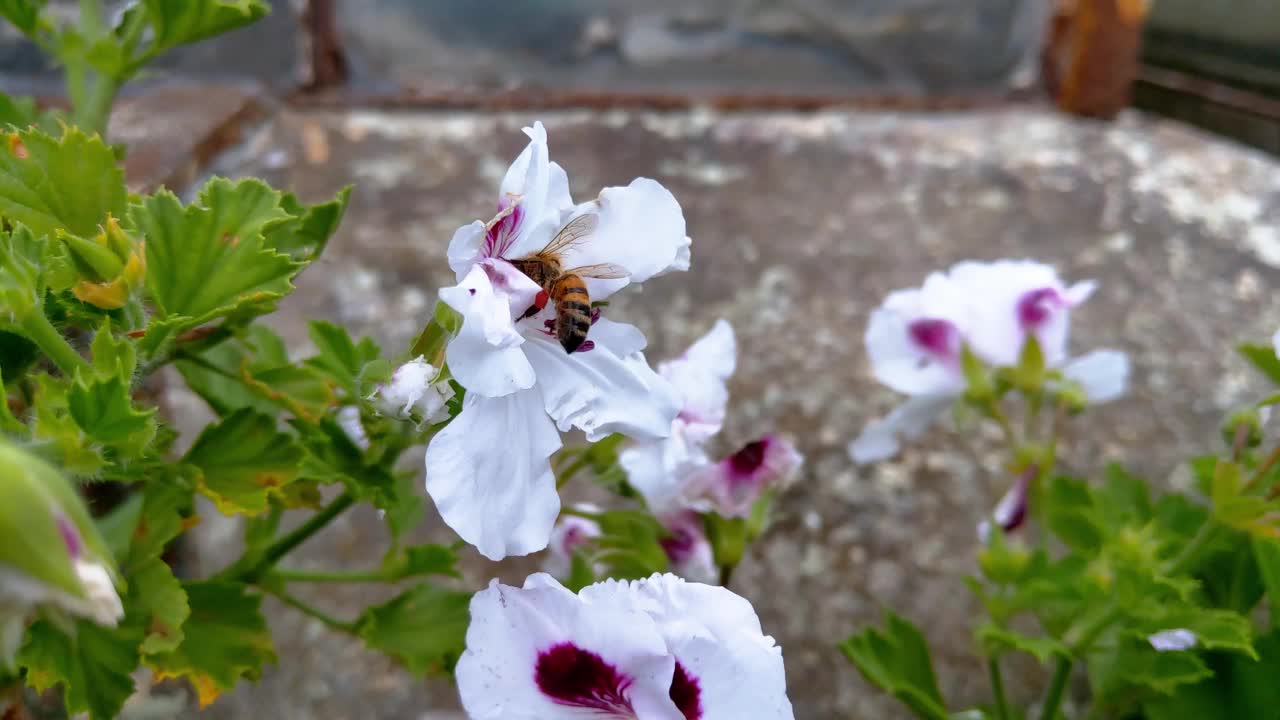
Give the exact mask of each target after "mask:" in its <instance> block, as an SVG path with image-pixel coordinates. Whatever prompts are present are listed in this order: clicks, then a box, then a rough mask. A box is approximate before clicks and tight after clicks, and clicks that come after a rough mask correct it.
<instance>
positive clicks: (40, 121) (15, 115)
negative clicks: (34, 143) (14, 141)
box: [0, 0, 62, 135]
mask: <svg viewBox="0 0 1280 720" xmlns="http://www.w3.org/2000/svg"><path fill="white" fill-rule="evenodd" d="M4 1H5V0H0V5H3V4H4ZM4 125H8V126H11V127H13V128H14V129H18V130H21V129H23V128H28V127H32V126H34V127H37V128H39V129H41V130H43V131H45V132H46V133H49V134H51V135H52V134H58V133H61V132H62V129H61V128H62V125H61V121H60V119H59V114H58V113H57V112H56V111H43V112H42V111H41V110H40V109H39V108H38V107H36V101H35V99H34V98H29V97H14V96H12V95H5V94H4V93H2V92H0V126H4Z"/></svg>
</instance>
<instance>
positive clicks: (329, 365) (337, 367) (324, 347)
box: [306, 320, 380, 398]
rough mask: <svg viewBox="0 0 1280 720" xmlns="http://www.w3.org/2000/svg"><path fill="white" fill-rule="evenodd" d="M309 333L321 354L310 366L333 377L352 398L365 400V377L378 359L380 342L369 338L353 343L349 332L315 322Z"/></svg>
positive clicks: (314, 358) (313, 359)
mask: <svg viewBox="0 0 1280 720" xmlns="http://www.w3.org/2000/svg"><path fill="white" fill-rule="evenodd" d="M308 334H309V335H310V336H311V342H313V343H315V345H316V349H317V350H318V351H319V354H318V355H316V356H315V357H312V358H308V359H307V361H306V363H307V365H309V366H310V367H313V368H315V369H317V370H319V371H321V372H323V373H324V374H325V375H326V376H328V377H329V378H331V379H332V380H333V381H334V382H336V383H337V384H338V386H339V387H341V388H342V389H343V390H345V391H346V392H347V396H348V397H352V398H359V397H362V396H363V395H364V393H362V392H361V388H360V380H361V376H362V374H363V373H364V369H365V366H367V365H368V364H369V363H371V362H373V361H374V360H377V359H378V355H379V353H380V350H379V349H378V345H377V343H375V342H374V341H373V340H371V339H369V338H362V339H361V340H360V342H359V343H355V342H352V340H351V338H350V336H348V335H347V331H346V330H344V329H342V328H340V327H338V326H337V325H334V324H332V323H328V322H324V321H321V320H317V321H313V322H312V323H311V325H310V329H309V333H308Z"/></svg>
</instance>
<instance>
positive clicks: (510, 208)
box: [483, 197, 524, 258]
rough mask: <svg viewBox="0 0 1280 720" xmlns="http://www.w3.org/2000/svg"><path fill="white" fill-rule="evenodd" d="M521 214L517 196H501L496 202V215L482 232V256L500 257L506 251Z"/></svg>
mask: <svg viewBox="0 0 1280 720" xmlns="http://www.w3.org/2000/svg"><path fill="white" fill-rule="evenodd" d="M523 215H524V211H523V210H522V208H521V205H520V198H519V197H507V198H503V200H502V202H500V203H498V216H497V217H496V218H494V219H493V220H492V221H491V222H490V224H489V228H488V229H487V230H485V233H484V252H483V256H484V257H487V258H491V257H502V256H503V254H504V253H506V251H507V249H508V248H510V247H511V243H512V242H513V241H514V240H515V237H516V231H517V230H518V229H519V227H520V219H521V217H522V216H523Z"/></svg>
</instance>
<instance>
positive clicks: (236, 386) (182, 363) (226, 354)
mask: <svg viewBox="0 0 1280 720" xmlns="http://www.w3.org/2000/svg"><path fill="white" fill-rule="evenodd" d="M252 353H253V348H252V346H250V345H248V344H246V343H245V342H242V341H239V340H236V341H230V340H228V341H224V342H223V343H221V344H219V345H215V346H214V347H211V348H209V349H207V350H205V351H204V352H202V353H199V354H192V355H182V356H179V358H180V359H178V360H177V361H175V362H174V367H176V368H177V369H178V372H179V373H181V374H182V379H183V380H185V381H186V382H187V387H189V388H191V390H192V391H193V392H195V394H197V395H199V396H200V397H201V398H202V399H203V400H204V401H205V402H207V403H208V404H209V407H210V408H212V409H213V411H214V412H216V413H217V414H218V415H221V416H224V417H225V416H227V415H230V414H231V413H233V412H235V411H237V410H241V409H244V408H250V409H253V410H256V411H258V412H260V413H262V414H264V415H272V416H274V415H276V414H277V413H279V411H280V408H279V406H278V405H276V404H275V403H273V402H272V401H271V400H270V399H269V398H267V397H265V396H263V395H262V394H261V393H259V392H257V391H256V390H255V389H253V388H251V387H248V386H246V385H245V383H244V381H243V380H242V378H241V374H240V373H241V369H242V368H245V367H247V366H248V364H250V363H251V362H252V361H253V360H252Z"/></svg>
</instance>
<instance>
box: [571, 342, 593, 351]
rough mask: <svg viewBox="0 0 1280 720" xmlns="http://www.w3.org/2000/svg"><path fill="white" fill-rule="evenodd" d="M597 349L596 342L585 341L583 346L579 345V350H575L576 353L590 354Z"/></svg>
mask: <svg viewBox="0 0 1280 720" xmlns="http://www.w3.org/2000/svg"><path fill="white" fill-rule="evenodd" d="M595 349H596V344H595V342H593V341H591V340H583V341H582V344H581V345H579V346H578V349H577V350H574V352H588V351H590V350H595Z"/></svg>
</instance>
